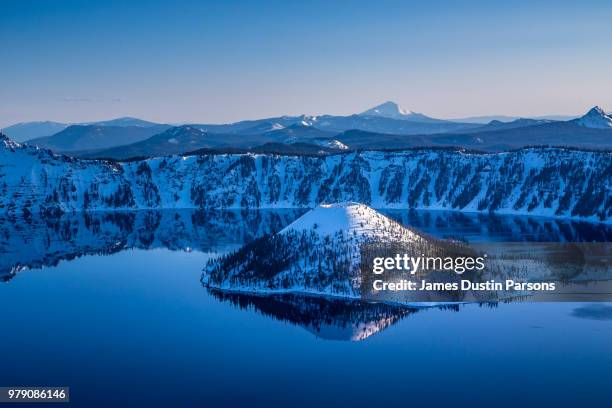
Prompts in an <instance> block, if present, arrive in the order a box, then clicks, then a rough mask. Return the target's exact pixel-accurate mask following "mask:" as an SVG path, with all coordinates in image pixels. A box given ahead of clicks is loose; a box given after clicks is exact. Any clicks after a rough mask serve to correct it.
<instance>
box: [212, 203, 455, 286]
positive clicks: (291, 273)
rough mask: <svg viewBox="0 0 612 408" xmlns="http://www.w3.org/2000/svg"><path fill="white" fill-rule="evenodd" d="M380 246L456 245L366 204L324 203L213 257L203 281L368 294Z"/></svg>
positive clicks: (438, 249)
mask: <svg viewBox="0 0 612 408" xmlns="http://www.w3.org/2000/svg"><path fill="white" fill-rule="evenodd" d="M376 245H401V247H402V249H404V250H406V249H408V250H412V252H413V253H414V254H415V255H420V254H421V253H423V252H426V253H428V254H436V253H439V254H444V253H447V254H448V255H450V254H451V253H452V252H453V250H454V249H455V248H452V245H445V242H444V241H443V240H438V239H435V238H433V237H429V236H426V235H424V234H420V233H418V232H416V231H413V230H411V229H409V228H406V227H404V226H402V225H401V224H399V223H397V222H396V221H394V220H391V219H390V218H387V217H386V216H384V215H382V214H380V213H379V212H377V211H375V210H374V209H372V208H370V207H368V206H366V205H364V204H359V203H353V202H346V203H337V204H323V205H320V206H318V207H316V208H315V209H313V210H311V211H309V212H308V213H306V214H304V215H303V216H302V217H300V218H298V219H297V220H296V221H294V222H293V223H291V224H290V225H288V226H287V227H285V228H284V229H283V230H281V231H279V232H278V233H276V234H269V235H265V236H263V237H261V238H259V239H256V240H254V241H253V242H251V243H248V244H246V245H245V246H243V247H242V248H241V249H239V250H237V251H234V252H232V253H229V254H227V255H224V256H221V257H219V258H216V259H212V260H211V261H209V263H208V264H207V265H206V268H205V269H204V273H203V274H202V283H203V284H204V286H206V287H208V288H212V289H221V290H228V291H237V292H250V293H266V294H271V293H301V294H314V295H329V296H342V297H346V298H365V297H366V296H369V294H370V289H369V288H370V286H369V285H367V284H366V285H364V283H366V281H368V279H369V277H368V276H366V272H367V268H368V265H367V264H368V262H365V263H366V264H365V265H364V261H365V259H366V258H368V259H369V254H368V252H372V251H373V249H370V248H374V247H375V246H376ZM457 245H460V244H459V243H457Z"/></svg>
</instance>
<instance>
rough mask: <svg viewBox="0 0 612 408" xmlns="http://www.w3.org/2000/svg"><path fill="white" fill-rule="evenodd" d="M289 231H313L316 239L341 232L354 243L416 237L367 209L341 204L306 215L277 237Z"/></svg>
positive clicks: (331, 205)
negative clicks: (354, 241)
mask: <svg viewBox="0 0 612 408" xmlns="http://www.w3.org/2000/svg"><path fill="white" fill-rule="evenodd" d="M290 230H293V231H298V232H300V231H304V230H313V231H315V232H317V234H319V235H320V236H330V235H334V234H336V233H338V232H343V233H345V234H347V235H348V236H353V237H358V239H382V240H385V239H386V238H393V239H397V238H398V236H401V237H402V238H404V239H402V240H410V241H412V240H414V239H416V238H417V235H416V234H415V233H413V232H412V231H410V230H408V229H407V228H404V227H403V226H401V225H400V224H398V223H397V222H395V221H393V220H391V219H390V218H387V217H385V216H384V215H382V214H381V213H379V212H377V211H376V210H374V209H372V208H370V207H368V206H367V205H364V204H360V203H355V202H344V203H336V204H321V205H319V206H318V207H316V208H314V209H312V210H311V211H309V212H307V213H306V214H304V215H303V216H301V217H300V218H298V219H297V220H295V221H294V222H293V223H291V224H289V225H288V226H287V227H285V228H284V229H283V230H282V231H281V232H280V233H281V234H283V233H286V232H288V231H290Z"/></svg>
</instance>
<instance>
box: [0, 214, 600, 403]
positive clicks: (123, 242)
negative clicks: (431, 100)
mask: <svg viewBox="0 0 612 408" xmlns="http://www.w3.org/2000/svg"><path fill="white" fill-rule="evenodd" d="M299 214H300V211H281V212H265V211H264V212H259V213H252V212H251V213H240V212H231V213H226V212H207V213H201V212H193V211H165V212H139V213H124V214H120V213H119V214H104V213H97V214H91V215H88V216H82V215H77V216H66V217H62V218H60V219H55V220H40V219H28V220H14V219H1V220H0V254H1V255H0V259H1V261H0V278H2V280H4V282H0V310H2V314H1V318H0V322H1V326H0V339H1V347H0V385H2V386H5V385H24V386H25V385H30V386H34V385H41V386H42V385H58V386H59V385H66V386H70V388H71V400H72V403H73V405H75V406H83V407H92V406H134V405H136V404H138V405H142V406H245V405H251V406H262V405H268V406H269V405H282V406H308V407H312V406H330V405H335V406H408V405H410V406H463V405H470V406H487V407H490V406H525V405H529V406H541V405H556V406H610V404H611V403H612V391H611V389H610V372H611V370H612V346H611V345H612V304H584V303H583V304H579V303H526V302H525V303H523V302H517V303H505V304H499V305H497V306H495V307H493V306H479V305H468V306H462V307H460V308H446V309H427V310H420V311H419V310H409V309H400V308H395V307H386V306H376V305H367V304H366V305H364V304H359V303H357V302H341V301H336V300H326V299H309V298H300V297H291V296H279V297H274V298H258V297H245V296H229V295H223V294H218V293H213V292H209V291H207V290H206V289H205V288H204V287H202V286H201V284H200V282H199V278H200V273H201V269H202V267H203V265H204V264H205V263H206V261H207V260H208V259H209V258H210V257H211V256H215V255H217V254H221V253H224V252H227V251H229V250H231V249H235V248H237V247H239V246H240V245H241V244H243V243H244V242H246V241H248V240H251V239H253V238H254V237H256V236H258V235H261V234H263V233H268V232H273V231H276V230H278V229H280V228H282V227H283V226H284V225H286V224H287V223H289V222H290V221H291V220H293V219H294V218H296V217H297V216H299ZM388 215H390V216H392V217H394V218H395V219H397V220H399V221H401V222H403V223H406V224H410V225H412V226H414V227H416V228H419V229H421V230H423V231H425V232H427V233H430V234H433V235H436V236H440V237H443V236H460V237H463V238H466V239H468V240H470V241H495V240H498V241H581V242H583V241H586V242H590V241H600V242H609V241H610V238H612V231H611V228H610V227H607V226H604V225H601V224H586V223H572V222H568V221H554V220H546V219H536V218H522V217H496V216H483V215H462V214H453V213H438V212H400V211H395V212H388ZM387 404H388V405H387Z"/></svg>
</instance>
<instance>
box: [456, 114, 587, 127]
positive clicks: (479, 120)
mask: <svg viewBox="0 0 612 408" xmlns="http://www.w3.org/2000/svg"><path fill="white" fill-rule="evenodd" d="M575 118H576V116H568V115H543V116H530V117H528V119H535V120H555V121H567V120H571V119H575ZM518 119H523V117H521V116H507V115H490V116H470V117H467V118H458V119H447V120H449V121H451V122H461V123H476V124H482V125H486V124H488V123H489V122H491V121H499V122H512V121H515V120H518Z"/></svg>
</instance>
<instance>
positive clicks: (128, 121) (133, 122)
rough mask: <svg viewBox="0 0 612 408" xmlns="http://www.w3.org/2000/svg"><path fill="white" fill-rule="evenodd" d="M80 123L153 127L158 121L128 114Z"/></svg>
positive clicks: (157, 124)
mask: <svg viewBox="0 0 612 408" xmlns="http://www.w3.org/2000/svg"><path fill="white" fill-rule="evenodd" d="M80 125H94V126H119V127H128V126H135V127H154V126H159V125H160V124H159V123H155V122H149V121H147V120H142V119H138V118H132V117H129V116H126V117H123V118H117V119H111V120H103V121H99V122H89V123H80Z"/></svg>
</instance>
